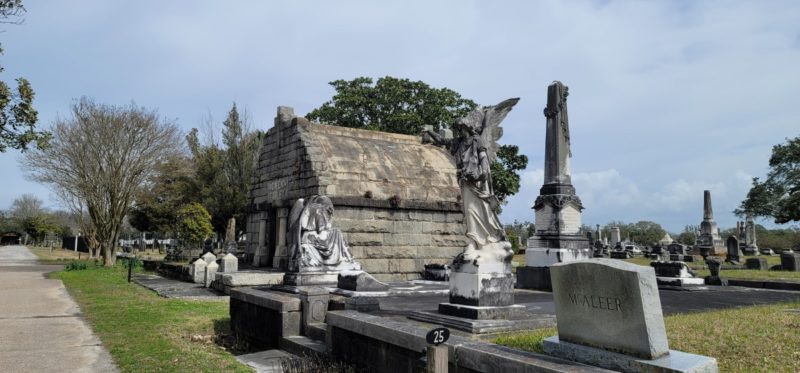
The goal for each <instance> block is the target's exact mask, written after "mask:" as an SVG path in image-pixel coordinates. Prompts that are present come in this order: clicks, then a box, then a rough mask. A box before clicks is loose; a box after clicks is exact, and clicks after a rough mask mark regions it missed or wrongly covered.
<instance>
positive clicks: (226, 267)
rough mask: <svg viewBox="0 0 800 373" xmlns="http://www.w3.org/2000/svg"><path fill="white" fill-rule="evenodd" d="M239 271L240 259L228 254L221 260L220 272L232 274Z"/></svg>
mask: <svg viewBox="0 0 800 373" xmlns="http://www.w3.org/2000/svg"><path fill="white" fill-rule="evenodd" d="M238 270H239V258H237V257H236V256H235V255H233V254H231V253H228V254H225V256H223V257H222V259H220V260H219V272H223V273H230V272H236V271H238Z"/></svg>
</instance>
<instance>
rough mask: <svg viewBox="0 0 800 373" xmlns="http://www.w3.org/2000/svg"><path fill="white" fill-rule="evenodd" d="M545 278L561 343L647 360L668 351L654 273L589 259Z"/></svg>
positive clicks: (555, 267)
mask: <svg viewBox="0 0 800 373" xmlns="http://www.w3.org/2000/svg"><path fill="white" fill-rule="evenodd" d="M550 273H551V277H552V281H553V299H554V301H555V306H556V315H557V318H558V323H557V327H558V334H559V337H560V338H561V339H562V340H564V341H566V342H572V343H577V344H582V345H587V346H593V347H597V348H602V349H606V350H609V351H614V352H619V353H624V354H627V355H632V356H636V357H640V358H646V359H653V358H657V357H659V356H661V355H664V354H666V353H667V352H668V351H669V346H668V344H667V334H666V330H665V327H664V317H663V314H662V311H661V299H660V297H659V294H658V285H657V283H656V276H655V271H654V270H653V268H651V267H644V266H640V265H636V264H632V263H627V262H623V261H619V260H613V259H591V260H585V261H576V262H570V263H561V264H556V265H553V266H552V267H550ZM600 279H602V280H600Z"/></svg>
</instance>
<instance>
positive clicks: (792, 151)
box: [734, 136, 800, 224]
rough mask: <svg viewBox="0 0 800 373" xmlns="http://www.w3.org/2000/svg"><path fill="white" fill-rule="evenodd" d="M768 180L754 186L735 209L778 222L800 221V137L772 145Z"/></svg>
mask: <svg viewBox="0 0 800 373" xmlns="http://www.w3.org/2000/svg"><path fill="white" fill-rule="evenodd" d="M769 168H770V169H769V172H768V173H767V179H766V180H764V181H763V182H762V181H759V178H753V186H752V187H751V188H750V191H749V192H748V193H747V198H745V200H744V201H742V203H741V205H740V206H739V208H737V209H736V210H735V211H734V212H735V213H736V214H738V215H740V216H741V215H744V214H746V213H751V214H753V215H754V216H763V217H771V218H773V219H775V223H777V224H784V223H788V222H791V221H800V136H798V137H795V138H793V139H787V140H786V143H784V144H778V145H775V146H773V147H772V156H771V157H770V159H769Z"/></svg>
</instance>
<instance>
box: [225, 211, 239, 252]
mask: <svg viewBox="0 0 800 373" xmlns="http://www.w3.org/2000/svg"><path fill="white" fill-rule="evenodd" d="M238 251H239V244H238V243H237V240H236V218H230V219H228V226H227V228H226V229H225V252H226V253H231V254H236V253H237V252H238Z"/></svg>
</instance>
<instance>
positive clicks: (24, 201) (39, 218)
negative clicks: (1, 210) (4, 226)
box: [11, 194, 53, 244]
mask: <svg viewBox="0 0 800 373" xmlns="http://www.w3.org/2000/svg"><path fill="white" fill-rule="evenodd" d="M43 205H44V203H43V202H42V200H40V199H39V198H36V196H34V195H33V194H23V195H21V196H20V197H18V198H17V199H15V200H14V202H12V203H11V217H12V218H13V219H14V220H15V221H16V225H17V226H18V227H19V228H20V229H21V230H22V231H23V232H25V233H26V234H27V236H28V237H31V238H33V241H34V243H35V242H36V241H38V240H39V239H41V238H42V237H44V234H45V233H47V231H48V230H50V229H52V228H53V227H52V223H51V222H50V219H48V217H47V210H45V208H44V206H43ZM25 243H26V244H27V237H26V238H25Z"/></svg>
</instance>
